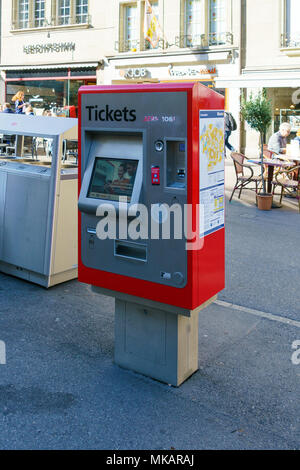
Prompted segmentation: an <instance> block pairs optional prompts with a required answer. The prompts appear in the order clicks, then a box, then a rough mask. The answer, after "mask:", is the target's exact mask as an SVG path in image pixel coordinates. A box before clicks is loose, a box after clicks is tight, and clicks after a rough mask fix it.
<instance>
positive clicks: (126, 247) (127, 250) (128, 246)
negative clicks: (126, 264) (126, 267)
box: [114, 240, 147, 263]
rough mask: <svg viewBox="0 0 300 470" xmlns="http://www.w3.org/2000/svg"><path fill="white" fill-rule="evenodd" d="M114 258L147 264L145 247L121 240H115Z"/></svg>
mask: <svg viewBox="0 0 300 470" xmlns="http://www.w3.org/2000/svg"><path fill="white" fill-rule="evenodd" d="M114 255H115V256H118V257H121V258H126V259H128V260H133V261H142V262H144V263H145V262H147V246H146V245H141V244H140V243H133V242H128V241H123V240H115V253H114Z"/></svg>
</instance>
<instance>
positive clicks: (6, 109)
mask: <svg viewBox="0 0 300 470" xmlns="http://www.w3.org/2000/svg"><path fill="white" fill-rule="evenodd" d="M2 113H7V114H14V112H13V110H12V109H11V106H10V103H4V105H3V110H2Z"/></svg>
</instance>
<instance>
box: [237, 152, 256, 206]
mask: <svg viewBox="0 0 300 470" xmlns="http://www.w3.org/2000/svg"><path fill="white" fill-rule="evenodd" d="M231 158H232V160H233V164H234V169H235V174H236V183H235V186H234V188H233V191H232V193H231V196H230V199H229V202H231V199H232V197H233V195H234V193H235V190H236V189H239V195H238V198H239V199H240V197H241V193H242V190H243V189H250V190H252V191H255V192H256V193H257V191H258V183H259V182H261V176H255V175H254V171H253V169H252V167H251V166H250V165H247V164H245V163H244V161H245V159H246V157H245V155H243V154H242V153H238V152H232V153H231ZM246 172H249V173H248V174H246ZM251 183H254V187H252V188H251V187H249V185H250V184H251Z"/></svg>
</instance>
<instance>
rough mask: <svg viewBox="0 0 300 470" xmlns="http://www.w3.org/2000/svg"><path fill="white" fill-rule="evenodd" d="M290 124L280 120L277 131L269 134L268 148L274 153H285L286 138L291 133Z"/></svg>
mask: <svg viewBox="0 0 300 470" xmlns="http://www.w3.org/2000/svg"><path fill="white" fill-rule="evenodd" d="M291 129H292V126H291V125H290V124H289V123H288V122H282V123H281V124H280V127H279V131H278V132H275V134H273V135H271V137H270V139H269V142H268V150H270V151H271V152H273V154H275V158H276V156H277V155H278V154H279V153H286V139H287V137H288V136H289V135H290V133H291Z"/></svg>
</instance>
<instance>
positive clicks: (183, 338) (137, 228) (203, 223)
mask: <svg viewBox="0 0 300 470" xmlns="http://www.w3.org/2000/svg"><path fill="white" fill-rule="evenodd" d="M223 110H224V97H223V96H222V95H220V94H218V93H216V92H215V91H213V90H211V89H209V88H207V87H205V86H203V85H201V84H198V83H181V84H147V85H140V84H139V85H122V86H118V85H115V86H92V87H91V86H89V87H82V88H80V90H79V149H80V150H79V202H78V206H79V263H78V271H79V273H78V276H79V281H81V282H85V283H88V284H91V285H92V289H93V290H94V291H96V292H98V293H100V294H105V295H110V296H113V297H115V299H116V307H115V362H116V363H117V364H119V365H121V366H123V367H126V368H129V369H132V370H135V371H137V372H140V373H142V374H144V375H148V376H151V377H153V378H156V379H158V380H161V381H163V382H166V383H169V384H172V385H176V386H177V385H179V384H180V383H182V382H183V381H184V380H186V379H187V378H188V377H189V376H190V375H191V374H192V373H194V372H195V371H196V370H197V369H198V313H199V311H200V310H201V309H202V308H203V307H205V306H206V305H208V304H210V303H211V302H212V301H213V300H214V299H215V298H216V295H217V293H218V292H219V291H220V290H222V289H223V288H224V271H225V269H224V265H225V260H224V111H223Z"/></svg>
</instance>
